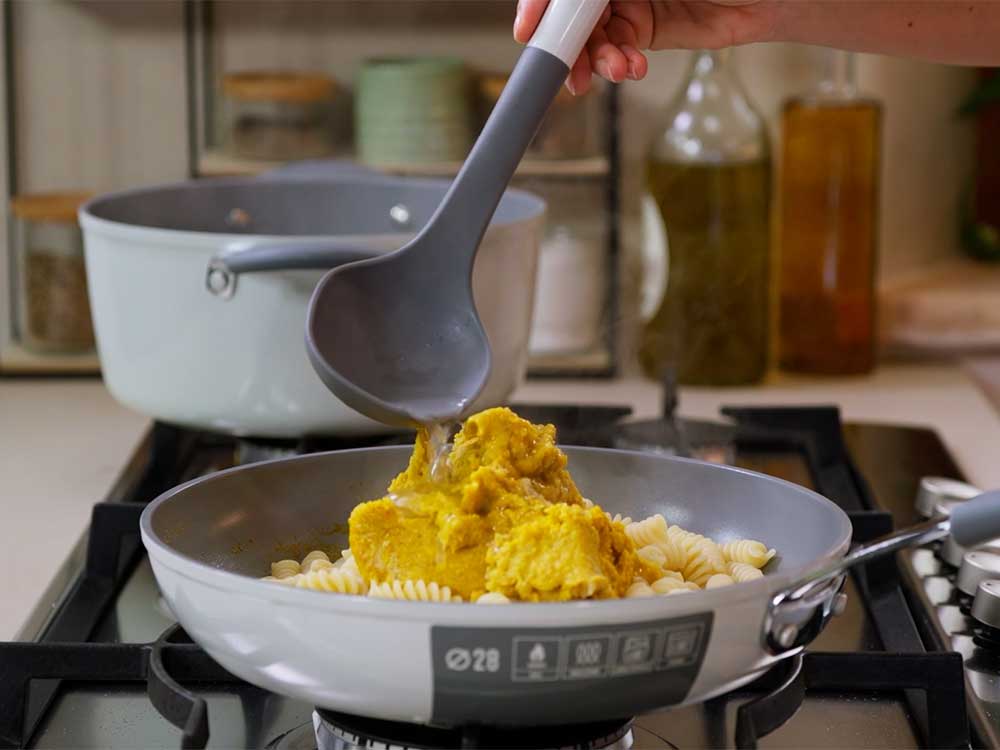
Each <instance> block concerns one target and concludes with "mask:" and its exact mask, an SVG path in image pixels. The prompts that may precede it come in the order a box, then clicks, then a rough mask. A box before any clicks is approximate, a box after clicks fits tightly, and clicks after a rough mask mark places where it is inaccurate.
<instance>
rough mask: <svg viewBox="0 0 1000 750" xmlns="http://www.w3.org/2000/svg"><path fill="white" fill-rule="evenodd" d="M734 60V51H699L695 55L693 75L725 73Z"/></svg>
mask: <svg viewBox="0 0 1000 750" xmlns="http://www.w3.org/2000/svg"><path fill="white" fill-rule="evenodd" d="M731 59H732V50H728V49H718V50H707V49H703V50H698V51H697V52H696V53H695V54H694V63H693V65H692V75H694V76H702V75H708V74H710V73H719V72H723V71H725V69H726V68H727V67H728V65H729V61H730V60H731Z"/></svg>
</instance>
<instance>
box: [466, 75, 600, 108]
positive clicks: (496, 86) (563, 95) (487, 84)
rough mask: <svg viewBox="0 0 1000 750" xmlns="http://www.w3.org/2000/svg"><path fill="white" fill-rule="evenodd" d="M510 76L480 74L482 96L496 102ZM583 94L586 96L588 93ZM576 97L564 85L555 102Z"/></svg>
mask: <svg viewBox="0 0 1000 750" xmlns="http://www.w3.org/2000/svg"><path fill="white" fill-rule="evenodd" d="M508 78H510V75H509V74H507V73H483V74H482V75H480V76H479V94H480V96H482V97H483V99H485V100H486V101H488V102H490V103H491V104H494V103H496V100H497V99H499V98H500V92H502V91H503V88H504V86H506V85H507V79H508ZM588 93H589V92H588ZM583 96H586V94H584V95H583ZM576 99H577V97H575V96H573V94H571V93H570V92H569V89H567V88H566V87H565V86H563V87H561V88H560V89H559V93H558V94H556V98H555V103H556V104H570V103H572V102H574V101H576Z"/></svg>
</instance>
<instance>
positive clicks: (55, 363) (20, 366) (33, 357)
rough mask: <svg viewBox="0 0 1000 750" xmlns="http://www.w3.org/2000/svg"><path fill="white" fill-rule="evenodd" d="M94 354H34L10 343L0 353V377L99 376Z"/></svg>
mask: <svg viewBox="0 0 1000 750" xmlns="http://www.w3.org/2000/svg"><path fill="white" fill-rule="evenodd" d="M100 372H101V363H100V360H99V359H98V358H97V354H96V353H90V354H36V353H34V352H32V351H30V350H28V349H25V348H24V347H23V346H22V345H21V344H20V343H19V342H17V341H11V342H9V343H8V344H7V345H6V346H4V348H3V350H2V351H0V375H99V374H100Z"/></svg>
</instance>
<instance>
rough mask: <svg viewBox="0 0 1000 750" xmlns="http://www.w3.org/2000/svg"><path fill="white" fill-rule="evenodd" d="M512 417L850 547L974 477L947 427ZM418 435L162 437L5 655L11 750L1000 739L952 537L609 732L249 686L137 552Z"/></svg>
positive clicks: (832, 412)
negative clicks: (708, 477)
mask: <svg viewBox="0 0 1000 750" xmlns="http://www.w3.org/2000/svg"><path fill="white" fill-rule="evenodd" d="M514 408H515V409H516V410H517V411H518V412H519V413H521V414H522V415H523V416H525V417H527V418H529V419H531V420H532V421H536V422H546V421H548V422H553V423H554V424H556V426H557V428H558V429H559V434H560V438H561V440H562V442H564V443H566V444H577V445H593V446H603V447H621V448H630V449H635V450H646V451H655V452H665V453H678V454H682V455H692V456H695V457H698V458H702V459H705V460H710V461H717V462H722V463H729V464H733V465H737V466H742V467H745V468H750V469H754V470H757V471H762V472H765V473H769V474H773V475H776V476H780V477H782V478H785V479H788V480H790V481H794V482H798V483H800V484H803V485H805V486H808V487H811V488H814V489H816V490H818V491H819V492H821V493H822V494H824V495H826V496H827V497H829V498H831V499H832V500H833V501H834V502H836V503H838V504H839V505H840V506H841V507H842V508H843V509H844V510H845V511H846V512H848V513H849V515H850V516H851V520H852V524H853V526H854V539H855V541H856V542H863V541H867V540H870V539H873V538H875V537H878V536H880V535H882V534H884V533H887V532H888V531H890V530H891V529H892V528H893V527H894V526H902V525H908V524H910V523H913V522H915V521H917V520H919V512H918V510H917V507H916V506H915V498H918V499H919V500H920V503H919V505H920V507H921V508H922V509H923V510H924V511H926V509H927V508H928V507H931V509H932V510H933V509H934V508H937V509H938V510H947V503H948V502H957V501H959V500H960V498H958V497H957V496H956V493H955V492H952V493H951V494H949V493H948V492H945V491H939V490H940V486H943V485H941V483H940V480H938V482H939V485H938V486H936V485H935V484H934V482H933V481H932V482H925V483H924V486H923V490H922V491H921V480H922V479H924V478H925V477H926V476H928V475H934V476H938V477H942V478H951V479H955V480H960V479H961V476H960V475H959V472H958V470H957V467H956V466H955V464H954V462H953V461H952V460H951V458H950V457H949V456H948V454H947V451H946V450H945V449H944V447H943V446H942V444H941V443H940V441H939V440H938V439H937V437H936V436H935V434H934V433H933V432H931V431H927V430H920V429H912V428H902V427H893V426H876V425H854V424H846V425H842V424H841V423H840V419H839V415H838V413H837V411H836V409H833V408H829V407H817V408H764V409H760V408H753V409H750V408H747V409H743V408H731V409H724V410H723V413H722V414H721V415H720V420H719V421H717V422H703V421H690V420H682V419H676V418H674V417H673V416H672V410H671V409H668V410H667V412H666V413H665V415H664V418H663V419H660V420H651V421H647V422H635V421H630V420H629V419H628V416H629V410H628V409H625V408H619V407H616V406H605V407H593V406H589V407H547V406H531V405H525V406H515V407H514ZM410 441H412V435H405V434H404V435H392V436H388V437H380V438H375V439H369V440H361V441H358V440H330V439H308V440H302V441H286V442H278V443H275V442H268V441H238V440H234V439H232V438H227V437H222V436H218V435H211V434H206V433H199V432H192V431H188V430H182V429H178V428H173V427H170V426H167V425H162V424H157V425H154V427H153V428H152V430H151V431H150V433H149V434H148V435H147V437H146V439H145V440H144V441H143V443H142V444H141V445H140V446H139V447H138V449H137V450H136V452H135V454H134V455H133V457H132V460H131V461H130V463H129V465H128V467H127V468H126V470H125V471H124V472H123V474H122V475H121V477H120V478H119V480H118V482H117V483H116V485H115V487H114V488H113V489H112V491H111V492H110V493H109V495H108V497H106V498H105V500H104V502H101V503H99V504H98V505H96V506H95V507H94V511H93V516H92V524H91V528H90V531H89V539H88V543H87V545H86V547H85V550H84V549H83V548H81V550H78V551H77V554H71V555H70V561H69V563H68V564H67V569H66V570H65V571H64V576H63V577H64V578H65V580H68V581H69V582H70V583H69V584H68V585H66V586H61V585H59V583H58V582H53V585H51V586H50V587H49V589H48V591H47V593H46V595H45V597H44V598H43V601H42V602H41V603H40V604H39V607H38V608H37V610H36V611H35V612H34V613H33V614H31V616H30V617H29V618H28V626H27V628H26V630H25V632H24V633H23V634H22V638H23V639H22V640H21V641H18V642H13V643H0V747H100V748H115V747H144V748H159V747H164V748H169V747H178V746H181V747H220V748H221V747H227V748H242V747H247V748H250V747H253V748H309V749H310V750H311V749H312V748H349V747H369V748H397V747H398V748H452V747H454V748H471V747H487V748H501V747H502V748H514V747H523V748H574V747H580V748H602V747H607V748H629V747H632V748H664V747H675V748H680V747H740V748H744V747H756V746H758V745H759V746H762V747H776V748H777V747H796V748H798V747H806V746H807V747H831V748H833V747H837V748H842V747H968V746H970V743H971V744H973V745H975V746H980V745H987V746H1000V646H998V645H997V644H1000V597H994V598H995V599H996V604H993V603H992V602H991V600H990V596H991V595H996V594H1000V584H997V585H996V588H997V590H996V591H991V590H990V589H991V586H993V585H994V584H990V583H989V581H990V580H991V579H990V578H989V576H988V575H987V574H983V573H982V572H981V571H979V570H978V569H975V575H974V573H973V572H971V571H973V570H974V566H973V567H969V569H968V570H967V571H966V573H965V579H968V580H969V581H972V580H975V588H973V593H975V592H976V591H977V590H980V589H983V588H984V587H985V589H986V590H987V595H985V596H983V597H980V598H977V599H973V598H972V597H970V596H968V595H965V594H963V592H962V591H961V589H960V588H959V585H958V579H959V578H960V577H962V576H961V575H960V570H959V568H955V567H952V566H950V564H949V563H948V562H946V559H945V558H946V557H949V554H948V551H947V550H946V549H945V548H946V547H947V546H948V543H947V542H946V543H945V544H944V545H937V546H935V547H928V548H923V549H918V550H915V551H913V552H907V553H903V554H901V555H899V556H898V558H897V559H896V560H883V561H879V562H875V563H871V564H869V565H867V566H866V567H864V568H861V569H859V570H857V571H855V573H853V574H852V575H851V576H850V577H849V578H848V581H847V584H846V586H845V592H846V593H847V596H848V599H847V602H848V604H847V608H846V610H845V611H844V613H843V614H842V615H841V616H840V617H837V618H835V619H834V620H833V621H832V622H831V623H830V624H829V625H828V626H827V628H826V630H825V631H824V632H823V633H822V634H821V636H820V637H819V638H818V639H817V640H816V641H815V642H814V643H813V645H812V646H811V647H810V648H809V649H808V650H807V651H806V652H805V653H804V654H801V655H799V656H797V657H795V658H791V659H786V660H784V661H783V662H782V663H781V664H780V665H779V666H777V667H775V668H774V669H773V670H771V671H770V672H769V673H767V674H765V675H764V676H763V677H761V678H760V679H759V680H757V681H756V682H754V683H752V684H751V685H749V686H747V687H745V688H743V689H741V690H739V691H737V692H735V693H731V694H729V695H725V696H721V697H719V698H715V699H712V700H710V701H707V702H705V703H702V704H699V705H695V706H689V707H684V708H680V709H675V710H672V711H667V712H660V713H654V714H649V715H644V716H638V717H622V719H621V720H620V721H614V722H601V723H597V724H592V723H586V717H581V723H580V724H577V725H573V726H565V727H546V728H528V729H518V730H516V731H515V730H509V729H508V730H503V729H496V728H489V727H475V726H472V727H452V728H440V727H426V726H413V725H406V724H399V723H393V722H384V721H375V720H371V719H366V718H363V717H357V716H347V715H342V714H336V713H333V712H329V711H324V710H316V709H315V708H314V707H313V706H310V705H306V704H304V703H301V702H299V701H295V700H292V699H289V698H285V697H283V696H278V695H275V694H272V693H269V692H267V691H265V690H262V689H260V688H256V687H254V686H252V685H248V684H246V683H244V682H242V681H240V680H238V679H237V678H235V677H233V676H232V675H230V674H228V673H227V672H226V671H225V670H223V669H222V668H221V667H219V666H218V665H217V664H215V663H214V662H213V661H212V660H211V658H209V657H208V656H207V655H206V654H205V653H204V652H203V651H202V650H201V649H200V648H199V647H198V646H197V645H195V644H193V643H191V642H190V640H189V639H188V638H187V636H186V634H185V633H184V632H183V630H181V629H180V628H179V627H178V626H177V625H176V623H175V622H174V621H173V619H172V617H171V615H170V612H169V611H168V610H167V609H166V608H165V607H164V606H163V603H162V601H161V599H160V597H159V592H158V590H157V587H156V583H155V581H154V579H153V576H152V571H151V570H150V567H149V564H148V561H147V560H146V559H145V555H144V553H143V551H142V548H141V545H140V544H139V541H138V517H139V514H140V513H141V511H142V508H143V507H144V505H145V503H147V502H149V501H150V500H152V499H153V498H154V497H156V496H157V495H158V494H159V493H160V492H162V491H164V490H165V489H168V488H169V487H172V486H174V485H176V484H178V483H180V482H183V481H186V480H188V479H191V478H194V477H197V476H201V475H203V474H205V473H207V472H210V471H214V470H218V469H222V468H227V467H229V466H232V465H234V464H236V463H240V462H250V461H255V460H263V459H266V458H272V457H275V456H280V455H288V454H295V453H306V452H314V451H320V450H332V449H337V448H345V447H355V446H358V445H371V444H398V443H406V442H410ZM928 487H930V488H931V489H930V490H928ZM952 489H954V488H952ZM935 493H936V494H935ZM968 552H969V551H968V550H960V551H958V552H956V551H955V550H951V551H950V559H952V560H955V559H956V558H955V555H956V554H959V553H960V554H959V556H960V557H961V558H962V560H959V567H960V566H961V563H962V562H963V561H964V560H965V559H967V557H968V555H967V553H968ZM976 554H977V555H990V554H992V553H990V552H977V553H976ZM996 554H997V555H998V557H997V559H996V562H998V563H1000V552H998V553H996ZM989 562H990V561H988V560H987V561H986V562H984V563H982V565H980V567H983V566H985V567H986V568H987V569H989ZM973 563H975V558H974V559H973ZM997 571H998V577H1000V567H998V568H997ZM964 585H965V586H966V588H969V585H970V584H968V583H966V584H964ZM977 615H978V617H979V618H980V619H978V620H977V619H976V616H977ZM956 652H957V653H956ZM331 679H339V680H348V681H349V680H350V679H351V676H350V675H331Z"/></svg>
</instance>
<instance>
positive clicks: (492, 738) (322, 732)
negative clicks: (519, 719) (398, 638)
mask: <svg viewBox="0 0 1000 750" xmlns="http://www.w3.org/2000/svg"><path fill="white" fill-rule="evenodd" d="M313 727H314V729H315V735H316V736H315V740H316V743H317V747H318V748H319V750H353V749H354V748H378V750H423V749H424V748H426V749H427V750H430V749H431V748H433V749H434V750H449V749H450V748H472V747H480V748H495V749H499V748H505V749H506V748H511V749H513V748H525V749H529V748H530V750H571V749H574V748H579V749H580V750H598V749H599V748H607V749H608V750H618V749H620V750H626V748H630V747H631V746H632V720H631V719H628V720H625V721H603V722H595V723H592V724H575V725H566V726H552V727H531V728H527V729H504V728H499V727H464V728H454V729H445V728H440V727H430V726H425V725H421V724H405V723H402V722H395V721H382V720H379V719H367V718H364V717H361V716H351V715H349V714H341V713H335V712H333V711H326V710H322V709H317V710H316V711H315V712H314V713H313ZM288 747H289V748H293V747H298V746H292V745H289V746H288Z"/></svg>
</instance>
